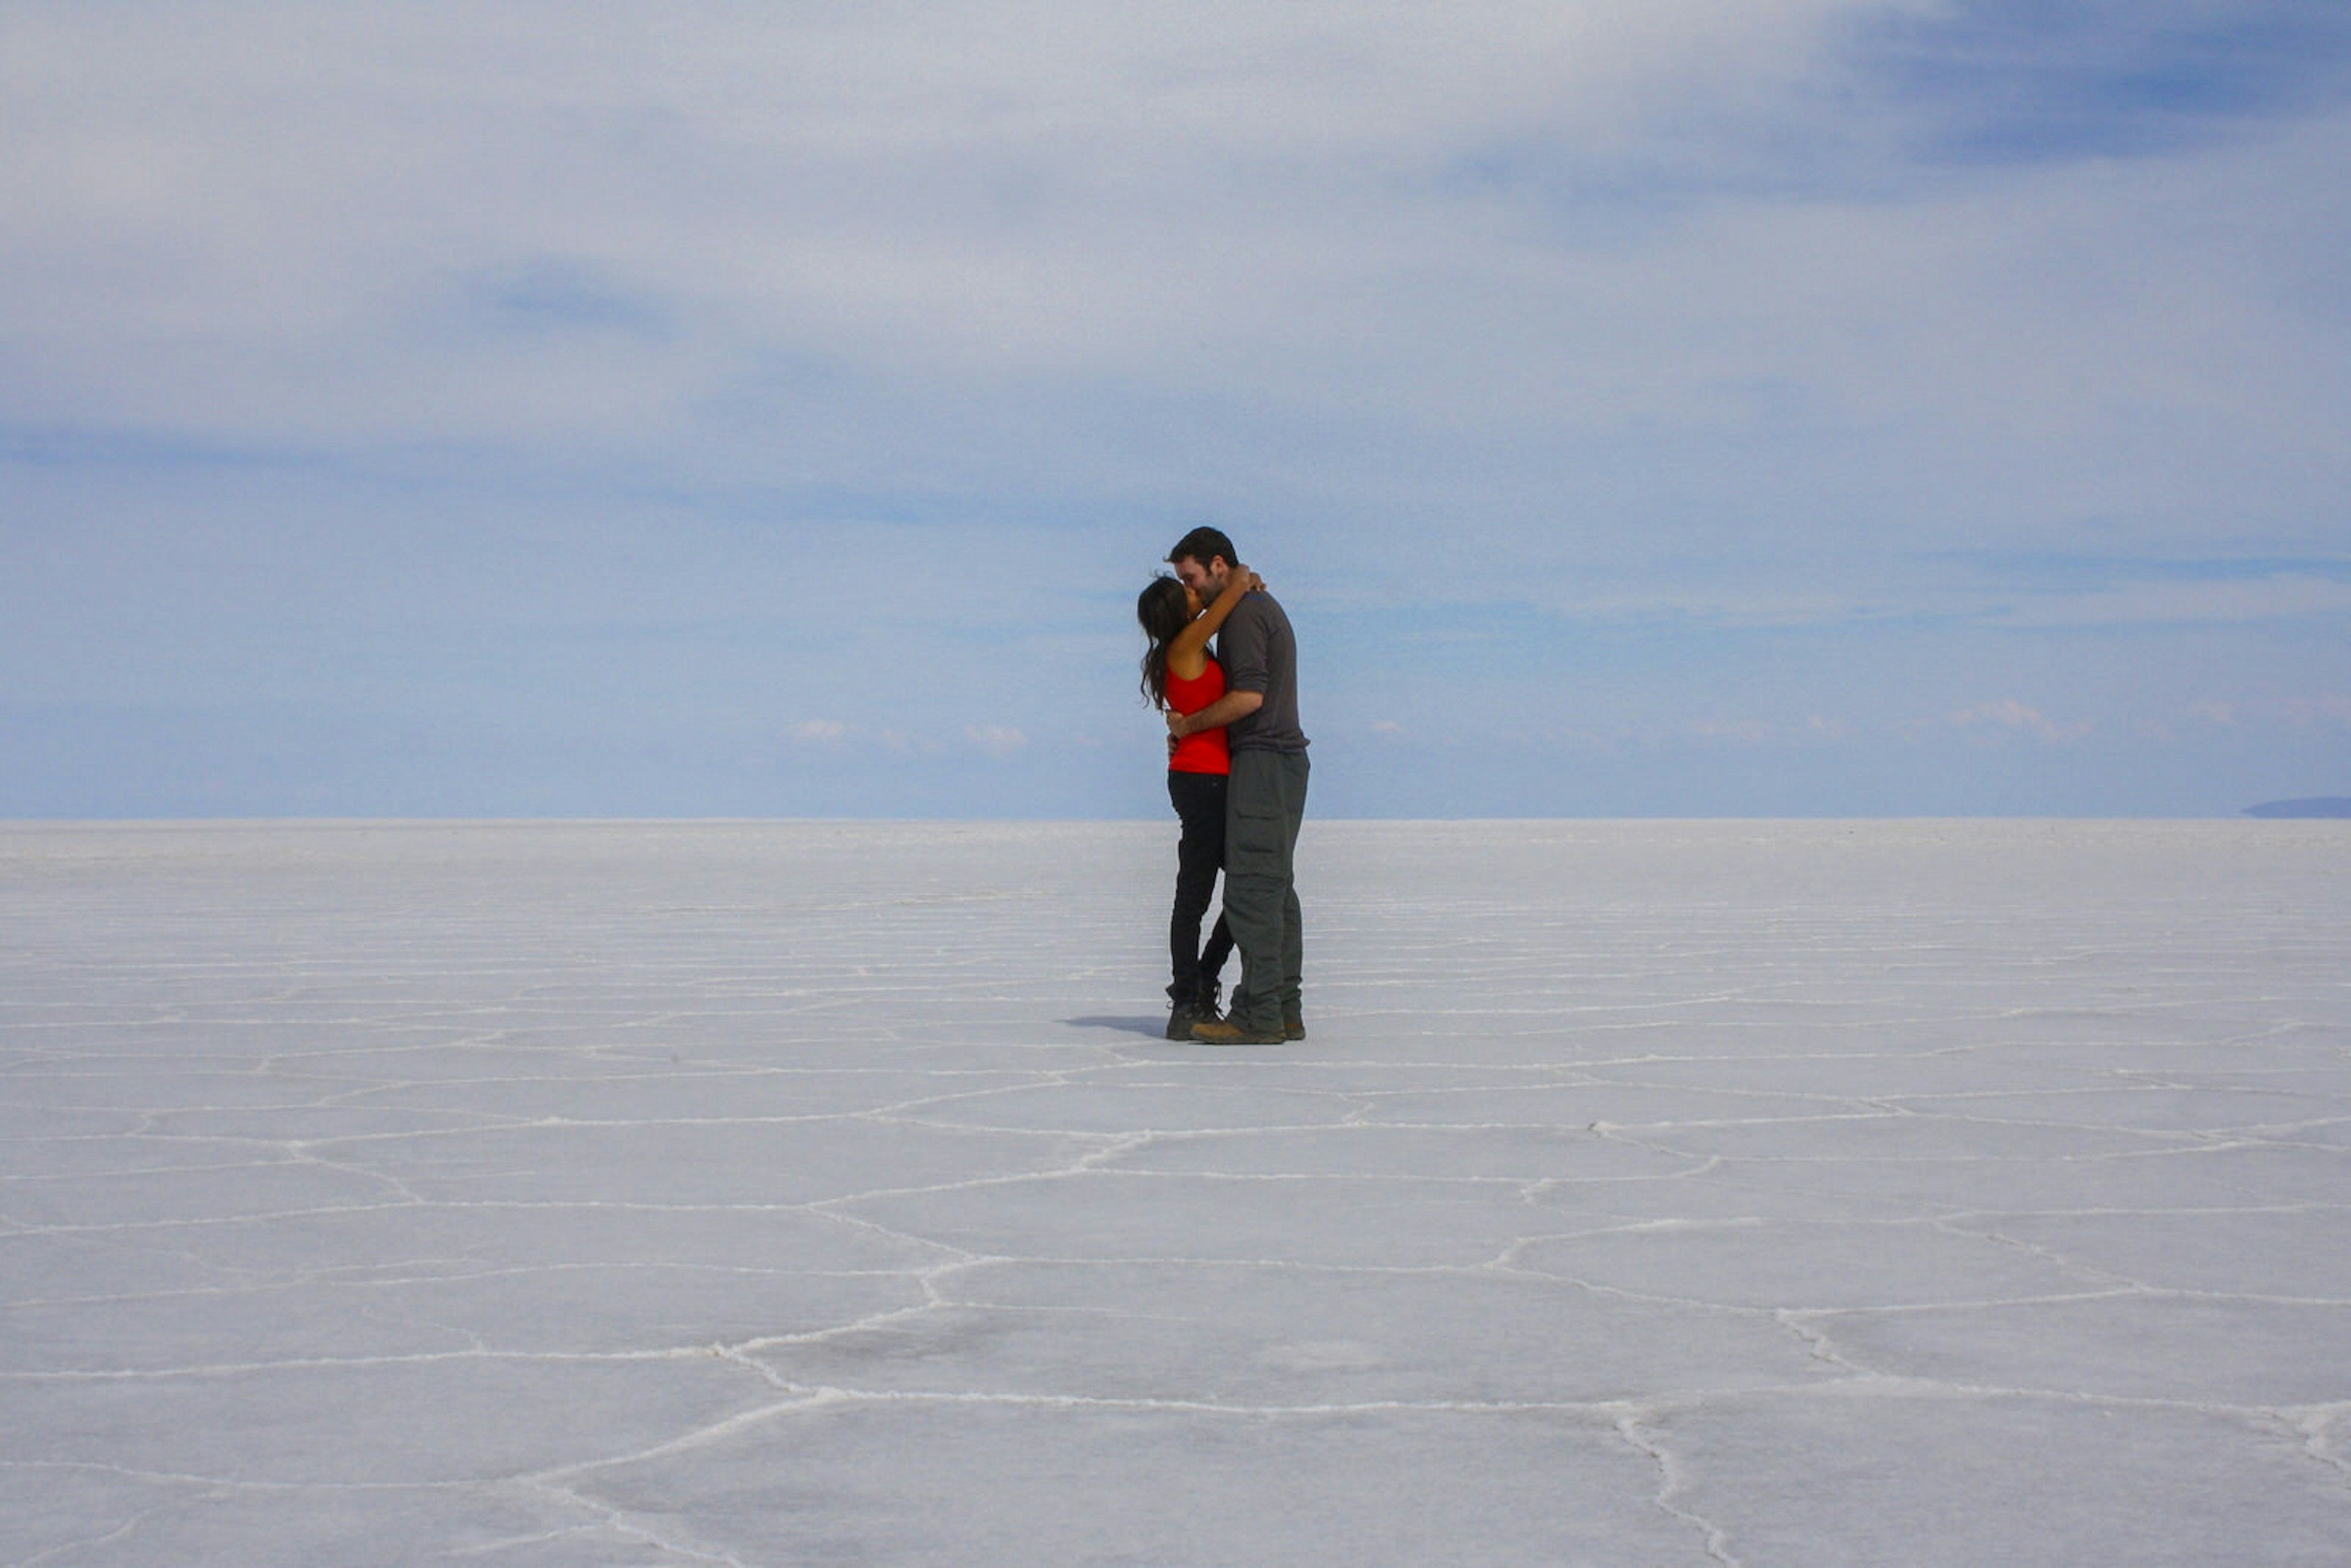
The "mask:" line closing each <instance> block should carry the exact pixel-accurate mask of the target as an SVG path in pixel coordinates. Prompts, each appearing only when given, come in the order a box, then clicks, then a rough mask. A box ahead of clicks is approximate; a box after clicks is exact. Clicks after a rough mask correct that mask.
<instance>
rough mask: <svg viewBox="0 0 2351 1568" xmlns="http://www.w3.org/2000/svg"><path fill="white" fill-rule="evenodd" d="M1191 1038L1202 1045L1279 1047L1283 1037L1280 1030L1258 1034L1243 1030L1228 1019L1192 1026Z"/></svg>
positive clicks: (1211, 1020)
mask: <svg viewBox="0 0 2351 1568" xmlns="http://www.w3.org/2000/svg"><path fill="white" fill-rule="evenodd" d="M1192 1038H1193V1039H1194V1040H1198V1041H1199V1042H1200V1043H1201V1044H1202V1045H1280V1043H1281V1042H1282V1040H1283V1035H1282V1032H1281V1031H1280V1030H1273V1031H1272V1032H1271V1033H1270V1034H1268V1033H1260V1032H1259V1031H1258V1030H1251V1029H1243V1028H1242V1027H1241V1026H1240V1025H1238V1024H1237V1023H1235V1022H1233V1021H1232V1020H1231V1019H1209V1020H1208V1021H1207V1022H1205V1023H1196V1024H1194V1025H1193V1026H1192Z"/></svg>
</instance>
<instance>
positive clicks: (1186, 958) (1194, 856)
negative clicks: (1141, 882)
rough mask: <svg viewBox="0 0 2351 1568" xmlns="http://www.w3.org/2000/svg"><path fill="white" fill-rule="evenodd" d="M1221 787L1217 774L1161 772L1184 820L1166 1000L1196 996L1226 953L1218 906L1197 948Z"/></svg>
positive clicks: (1216, 841)
mask: <svg viewBox="0 0 2351 1568" xmlns="http://www.w3.org/2000/svg"><path fill="white" fill-rule="evenodd" d="M1225 788H1226V780H1225V776H1224V775H1223V774H1221V773H1178V772H1176V771H1175V769H1174V768H1170V769H1168V772H1167V798H1168V800H1172V801H1174V802H1175V815H1176V816H1177V818H1178V819H1180V820H1181V821H1182V822H1183V824H1184V836H1183V837H1182V838H1181V839H1179V840H1177V841H1176V843H1175V914H1174V915H1170V916H1169V917H1168V921H1167V956H1168V959H1169V965H1170V969H1171V972H1172V978H1171V979H1170V980H1169V981H1168V985H1167V997H1168V999H1169V1000H1170V1001H1176V1002H1183V1001H1189V1000H1191V999H1192V998H1194V997H1196V996H1198V995H1199V994H1200V991H1201V989H1202V988H1203V986H1204V985H1205V983H1206V982H1207V981H1210V980H1214V979H1216V978H1217V977H1218V976H1219V975H1220V974H1222V973H1223V972H1224V967H1225V960H1226V959H1227V958H1228V957H1230V956H1232V951H1233V933H1232V928H1231V927H1230V926H1228V925H1226V924H1225V915H1224V912H1223V911H1222V910H1218V911H1217V924H1216V925H1214V926H1213V927H1212V928H1211V929H1210V930H1209V932H1208V945H1207V947H1206V948H1203V947H1202V946H1200V922H1201V921H1202V920H1204V919H1206V918H1207V914H1208V900H1209V899H1211V898H1213V897H1214V896H1215V895H1216V892H1217V872H1218V871H1220V870H1222V869H1223V867H1224V863H1225Z"/></svg>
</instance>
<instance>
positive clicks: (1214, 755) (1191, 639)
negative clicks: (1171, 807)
mask: <svg viewBox="0 0 2351 1568" xmlns="http://www.w3.org/2000/svg"><path fill="white" fill-rule="evenodd" d="M1264 586H1265V584H1264V583H1263V581H1262V580H1259V577H1258V575H1257V574H1256V573H1255V572H1253V571H1251V570H1249V568H1247V567H1236V568H1235V569H1234V570H1233V573H1232V576H1231V578H1230V580H1228V582H1227V583H1226V585H1225V589H1224V591H1223V592H1221V593H1219V594H1218V595H1217V599H1216V602H1214V603H1213V604H1208V605H1205V606H1204V605H1203V604H1202V603H1201V602H1200V596H1199V595H1198V594H1196V593H1195V592H1193V591H1191V590H1190V589H1188V588H1186V587H1185V586H1184V584H1183V583H1181V582H1179V581H1177V580H1175V578H1172V577H1160V578H1154V579H1153V580H1152V582H1151V586H1150V587H1148V588H1146V589H1144V591H1143V596H1142V597H1141V598H1140V599H1138V600H1136V601H1135V602H1134V618H1135V619H1136V620H1137V621H1140V622H1142V623H1143V634H1144V636H1145V637H1147V638H1149V639H1150V641H1151V645H1150V647H1149V648H1148V649H1146V650H1145V651H1144V655H1143V695H1145V696H1146V697H1149V698H1150V699H1151V704H1152V706H1154V707H1156V708H1158V709H1159V710H1160V711H1161V712H1163V713H1164V712H1166V711H1167V710H1168V709H1170V708H1173V709H1174V710H1175V712H1177V713H1197V712H1199V711H1200V710H1201V709H1202V708H1204V707H1207V706H1208V705H1209V704H1210V703H1212V702H1215V701H1216V700H1217V698H1218V697H1220V696H1222V695H1225V672H1224V667H1223V666H1222V665H1220V664H1217V661H1216V659H1215V658H1214V657H1213V656H1212V655H1211V654H1210V653H1209V652H1208V639H1209V638H1210V637H1212V636H1214V635H1216V632H1217V628H1218V627H1220V626H1222V625H1223V624H1224V623H1225V617H1226V616H1228V615H1230V614H1231V613H1232V612H1233V607H1234V606H1235V605H1237V604H1238V603H1239V602H1240V601H1241V596H1242V595H1244V594H1246V593H1248V592H1249V591H1250V590H1251V589H1254V588H1262V587H1264ZM1232 770H1233V767H1232V757H1231V754H1230V753H1229V752H1228V751H1227V750H1226V748H1225V732H1224V731H1223V730H1222V729H1204V730H1201V731H1199V732H1198V733H1197V734H1195V735H1187V736H1186V737H1184V738H1183V739H1181V740H1171V741H1170V742H1169V743H1168V752H1167V798H1168V799H1169V800H1172V801H1174V802H1175V815H1176V817H1177V819H1178V820H1180V821H1182V822H1183V824H1184V835H1183V837H1182V838H1181V839H1180V840H1178V841H1177V842H1176V845H1175V913H1174V914H1173V915H1171V916H1170V917H1169V919H1168V923H1167V949H1168V957H1169V959H1170V960H1171V962H1172V965H1173V967H1174V970H1175V976H1174V978H1172V979H1171V980H1170V981H1169V982H1168V985H1167V1000H1168V1003H1169V1008H1168V1013H1167V1038H1168V1039H1170V1040H1189V1039H1191V1038H1192V1026H1193V1025H1194V1024H1196V1023H1202V1022H1206V1021H1207V1020H1209V1019H1214V1018H1215V1017H1216V1016H1217V992H1218V991H1220V990H1221V989H1222V988H1223V983H1222V981H1221V980H1219V979H1218V976H1219V975H1221V974H1222V973H1223V971H1224V967H1225V959H1226V958H1227V957H1228V956H1231V954H1232V950H1233V934H1232V932H1231V930H1230V929H1229V928H1228V927H1227V925H1225V917H1224V915H1222V914H1221V913H1220V914H1218V915H1217V924H1216V926H1215V928H1214V929H1212V930H1211V931H1210V932H1209V933H1208V945H1207V947H1206V948H1205V949H1203V948H1202V947H1201V946H1200V921H1201V920H1202V918H1203V917H1204V916H1206V915H1207V913H1208V899H1209V897H1210V895H1212V894H1214V893H1215V892H1216V891H1217V872H1218V871H1219V870H1221V869H1222V868H1223V866H1224V863H1225V785H1226V781H1227V779H1228V778H1229V776H1230V775H1231V773H1232Z"/></svg>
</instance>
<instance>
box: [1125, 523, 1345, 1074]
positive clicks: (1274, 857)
mask: <svg viewBox="0 0 2351 1568" xmlns="http://www.w3.org/2000/svg"><path fill="white" fill-rule="evenodd" d="M1167 564H1168V565H1169V566H1170V567H1172V568H1173V569H1174V570H1175V576H1173V577H1160V578H1155V579H1153V580H1152V583H1151V586H1150V587H1148V588H1146V589H1144V591H1143V597H1142V598H1141V599H1139V600H1137V601H1135V606H1134V613H1135V616H1136V618H1137V619H1138V620H1140V621H1141V622H1143V634H1144V637H1146V638H1148V639H1149V641H1150V647H1149V649H1148V650H1147V651H1146V652H1145V653H1144V655H1143V690H1144V695H1146V696H1148V697H1149V698H1150V699H1151V701H1152V703H1153V704H1154V706H1156V707H1157V708H1158V709H1159V710H1160V711H1161V712H1162V713H1164V714H1165V715H1166V716H1167V737H1168V752H1167V794H1168V798H1169V799H1170V800H1173V801H1174V802H1175V815H1176V816H1177V817H1178V818H1179V819H1181V820H1182V821H1183V824H1184V829H1183V837H1182V838H1181V840H1180V841H1178V842H1177V845H1176V850H1175V914H1174V915H1173V916H1172V917H1171V919H1170V920H1169V922H1168V932H1167V937H1168V949H1169V957H1170V958H1171V959H1172V960H1173V964H1174V968H1175V976H1174V978H1173V979H1172V980H1171V981H1170V982H1169V983H1168V987H1167V998H1168V1001H1169V1002H1170V1003H1171V1004H1172V1006H1171V1008H1170V1009H1169V1011H1168V1015H1167V1038H1168V1039H1170V1040H1200V1041H1203V1042H1205V1043H1207V1044H1210V1045H1279V1044H1280V1043H1281V1042H1282V1041H1283V1040H1303V1039H1305V1038H1306V1023H1305V1019H1304V1017H1303V1015H1302V1013H1301V1010H1300V1003H1299V976H1300V972H1301V968H1302V967H1303V963H1304V941H1303V937H1302V936H1301V929H1300V924H1299V915H1298V890H1297V887H1296V885H1295V882H1294V878H1293V875H1292V868H1291V859H1292V856H1293V854H1294V852H1296V850H1297V847H1298V829H1299V826H1300V824H1301V822H1303V821H1305V818H1306V774H1307V767H1306V737H1305V735H1304V734H1303V733H1301V731H1300V729H1299V727H1298V641H1297V639H1296V638H1295V637H1293V636H1292V635H1291V634H1290V617H1289V616H1287V615H1285V614H1283V613H1282V611H1281V606H1280V604H1279V603H1277V602H1276V601H1275V600H1274V597H1273V595H1272V594H1270V593H1268V592H1267V591H1265V583H1264V581H1263V580H1262V579H1260V578H1259V577H1258V575H1257V574H1256V573H1255V572H1253V571H1251V570H1249V568H1247V567H1245V566H1243V565H1241V564H1240V563H1239V561H1238V559H1236V558H1235V556H1234V553H1233V541H1232V540H1230V539H1228V538H1226V537H1225V536H1224V535H1223V534H1221V533H1219V532H1217V530H1216V529H1215V528H1194V529H1193V530H1192V531H1191V532H1190V533H1188V534H1186V535H1185V536H1184V537H1183V538H1181V539H1178V540H1177V541H1176V543H1175V549H1172V550H1169V551H1168V552H1167ZM1210 637H1215V638H1216V640H1217V645H1216V648H1215V650H1214V651H1213V652H1211V651H1210V649H1209V647H1208V639H1209V638H1210ZM1219 869H1221V870H1222V871H1223V872H1224V873H1225V907H1224V913H1223V914H1222V915H1218V916H1217V924H1216V926H1215V928H1214V929H1213V930H1212V931H1210V932H1209V934H1208V943H1207V947H1206V948H1203V947H1202V946H1201V945H1200V923H1201V921H1202V920H1203V919H1204V918H1205V917H1206V916H1207V912H1208V900H1209V898H1210V897H1211V895H1213V894H1215V892H1216V888H1217V871H1218V870H1219ZM1237 947H1238V949H1239V950H1240V955H1241V977H1240V984H1239V985H1238V987H1237V988H1235V989H1234V991H1233V1003H1232V1010H1231V1012H1230V1013H1228V1014H1227V1015H1225V1016H1223V1017H1221V1018H1220V1017H1218V1016H1217V994H1218V992H1219V990H1220V989H1221V985H1222V982H1221V981H1220V979H1219V978H1218V977H1219V975H1220V974H1221V973H1222V971H1223V969H1224V967H1225V959H1226V958H1227V957H1228V956H1229V955H1230V954H1231V953H1232V951H1233V950H1234V949H1235V948H1237Z"/></svg>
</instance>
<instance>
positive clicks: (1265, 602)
mask: <svg viewBox="0 0 2351 1568" xmlns="http://www.w3.org/2000/svg"><path fill="white" fill-rule="evenodd" d="M1244 615H1247V616H1248V617H1249V619H1250V620H1251V621H1254V622H1257V623H1258V624H1259V625H1261V626H1283V627H1286V626H1288V625H1289V624H1290V616H1289V614H1288V612H1285V611H1284V610H1283V609H1282V608H1281V601H1280V600H1279V599H1276V598H1275V597H1274V596H1273V595H1272V594H1270V593H1268V592H1267V591H1265V590H1264V589H1262V588H1260V589H1259V590H1257V591H1255V592H1252V593H1247V594H1243V595H1242V596H1241V601H1240V602H1239V603H1238V604H1236V605H1234V606H1233V612H1232V615H1231V616H1230V617H1229V618H1228V620H1227V622H1226V623H1227V624H1228V625H1229V624H1231V622H1233V621H1238V620H1239V619H1240V618H1241V617H1242V616H1244Z"/></svg>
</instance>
